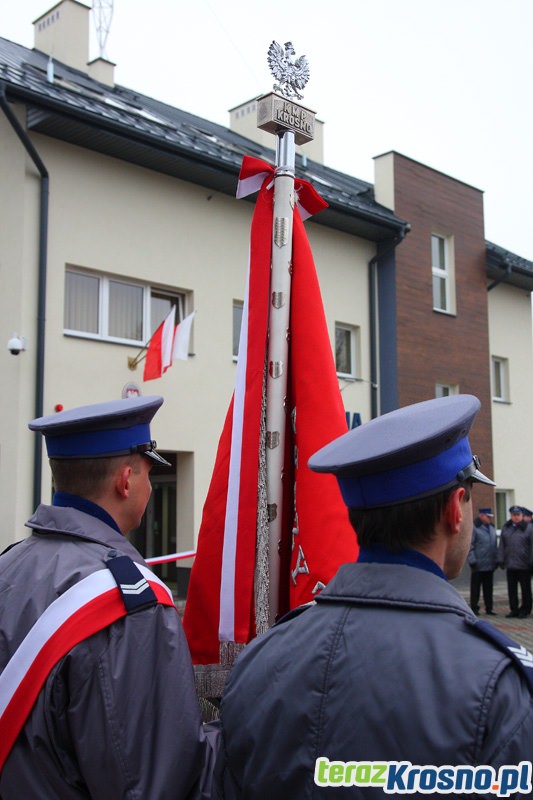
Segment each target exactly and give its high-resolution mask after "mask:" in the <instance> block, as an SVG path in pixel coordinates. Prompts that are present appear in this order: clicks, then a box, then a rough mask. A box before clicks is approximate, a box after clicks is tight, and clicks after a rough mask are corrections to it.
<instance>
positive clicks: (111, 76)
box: [87, 56, 116, 86]
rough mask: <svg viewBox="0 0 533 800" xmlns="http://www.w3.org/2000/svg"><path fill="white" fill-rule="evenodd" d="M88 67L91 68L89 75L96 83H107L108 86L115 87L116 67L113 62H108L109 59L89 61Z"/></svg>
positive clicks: (99, 58)
mask: <svg viewBox="0 0 533 800" xmlns="http://www.w3.org/2000/svg"><path fill="white" fill-rule="evenodd" d="M87 66H88V67H89V75H90V76H91V78H94V80H95V81H99V82H100V83H105V84H106V85H107V86H114V85H115V66H116V65H115V64H114V63H113V62H112V61H108V60H107V58H102V56H99V57H98V58H95V59H93V60H92V61H89V63H88V65H87Z"/></svg>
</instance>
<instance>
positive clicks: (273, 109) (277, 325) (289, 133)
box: [256, 41, 315, 627]
mask: <svg viewBox="0 0 533 800" xmlns="http://www.w3.org/2000/svg"><path fill="white" fill-rule="evenodd" d="M294 56H295V50H294V48H293V46H292V42H286V43H285V45H284V47H282V46H281V45H279V44H278V43H277V42H275V41H274V42H272V44H271V45H270V47H269V50H268V58H267V60H268V64H269V67H270V70H271V72H272V75H273V76H274V77H275V78H276V79H277V80H278V81H279V83H277V84H274V92H273V93H271V94H269V95H265V96H263V97H260V98H259V99H258V102H257V126H258V128H261V129H263V130H266V131H269V132H270V133H274V134H275V136H276V165H275V172H274V210H273V222H272V258H271V283H270V312H269V335H268V352H267V369H266V412H265V414H266V439H265V450H266V452H265V464H266V504H267V521H268V558H267V564H268V579H267V582H268V592H267V597H268V601H267V602H268V609H267V615H264V613H263V612H264V609H261V612H262V613H263V616H267V617H268V625H269V626H270V625H273V624H274V622H275V621H276V618H277V617H278V614H279V610H280V609H279V605H280V577H281V576H280V571H281V546H282V539H283V534H284V532H283V520H284V517H285V516H286V515H284V513H283V469H284V462H285V441H286V428H287V387H288V355H289V328H290V299H291V274H292V231H293V214H294V204H295V193H294V179H295V160H296V145H297V144H305V143H306V142H309V141H312V139H313V137H314V124H315V114H314V112H313V111H310V110H309V109H307V108H304V107H303V106H301V105H298V104H297V103H295V102H294V100H293V98H298V99H302V95H301V94H300V93H299V90H301V89H303V87H304V86H305V85H306V83H307V81H308V79H309V64H308V62H307V59H306V57H305V56H301V57H300V58H298V59H295V58H294ZM256 590H257V586H256ZM257 594H258V593H257V591H256V596H257ZM262 594H264V592H263V593H262ZM256 612H257V609H256ZM257 616H258V615H257V613H256V618H257ZM258 627H259V626H258Z"/></svg>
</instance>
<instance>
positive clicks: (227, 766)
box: [216, 563, 533, 800]
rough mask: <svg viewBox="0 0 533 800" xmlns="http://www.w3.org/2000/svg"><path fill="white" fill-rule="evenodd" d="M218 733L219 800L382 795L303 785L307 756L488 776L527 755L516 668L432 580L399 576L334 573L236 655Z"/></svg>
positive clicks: (528, 736) (390, 568) (354, 569)
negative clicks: (309, 601) (479, 770)
mask: <svg viewBox="0 0 533 800" xmlns="http://www.w3.org/2000/svg"><path fill="white" fill-rule="evenodd" d="M222 727H223V737H222V746H221V752H220V754H219V761H218V763H217V777H216V786H217V794H216V796H217V797H224V798H226V799H227V800H231V799H232V798H247V800H259V798H261V800H282V799H283V800H285V799H287V800H288V798H291V799H292V798H298V800H303V799H304V798H320V797H322V796H323V795H324V794H326V795H328V794H331V796H332V797H335V798H337V797H339V796H342V797H349V798H369V800H371V799H372V798H376V797H386V796H387V797H388V796H390V795H386V794H385V793H384V792H383V791H382V789H380V788H357V787H354V786H350V787H349V788H344V787H342V786H336V787H333V788H323V787H319V786H317V785H315V783H314V770H315V763H316V760H317V758H321V757H327V758H328V759H329V760H330V761H334V760H339V761H344V762H348V761H377V762H383V761H400V760H408V761H410V762H411V763H412V764H418V765H436V766H442V765H463V764H464V765H478V764H479V765H481V764H483V765H492V766H494V767H495V768H497V767H498V766H499V765H506V764H518V763H519V762H520V761H522V760H530V759H531V756H532V754H533V703H532V698H531V695H530V691H529V688H528V685H527V683H526V680H525V678H524V676H523V674H522V672H521V670H520V668H519V666H517V665H515V663H514V662H513V661H512V660H511V658H510V657H509V655H508V654H506V653H505V652H504V650H502V649H500V648H499V647H498V646H496V645H495V644H494V643H493V642H492V641H490V640H488V639H486V638H485V637H484V636H481V635H480V634H479V633H477V632H476V619H475V617H474V616H473V615H472V612H471V610H470V609H469V608H468V606H467V605H466V604H465V602H464V601H463V599H462V598H461V597H460V596H459V595H458V593H457V592H456V591H455V589H454V588H453V587H452V586H451V585H450V584H449V583H448V582H447V581H446V580H445V579H443V578H441V577H438V576H437V575H435V574H431V573H430V572H427V571H424V570H422V569H418V568H415V567H412V566H405V565H403V564H375V563H357V564H348V565H344V566H343V567H341V569H340V570H339V572H338V573H337V575H336V577H335V578H334V579H333V580H332V581H331V582H330V584H329V585H328V586H327V588H326V589H325V590H324V591H323V592H322V594H321V595H320V597H319V602H317V604H316V605H314V606H312V607H311V608H310V609H309V610H306V611H304V612H303V613H301V614H300V615H298V616H296V617H294V618H292V619H289V621H287V622H282V623H281V624H279V625H277V626H275V627H274V628H272V629H271V630H270V631H268V632H267V633H266V634H264V635H262V636H259V637H258V638H257V639H256V640H255V641H254V642H252V643H251V644H250V645H248V647H247V648H246V649H245V650H244V651H243V653H242V654H241V656H240V657H239V659H238V660H237V662H236V665H235V666H234V668H233V670H232V673H231V675H230V679H229V682H228V685H227V687H226V690H225V695H224V698H223V703H222ZM476 796H479V795H476Z"/></svg>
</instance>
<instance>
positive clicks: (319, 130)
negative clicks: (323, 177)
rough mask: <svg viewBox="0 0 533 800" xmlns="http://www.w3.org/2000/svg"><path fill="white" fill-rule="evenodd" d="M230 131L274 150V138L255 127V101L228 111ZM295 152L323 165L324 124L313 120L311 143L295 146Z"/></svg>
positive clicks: (272, 135)
mask: <svg viewBox="0 0 533 800" xmlns="http://www.w3.org/2000/svg"><path fill="white" fill-rule="evenodd" d="M229 119H230V123H229V125H230V129H231V130H232V131H235V133H240V134H241V136H246V138H247V139H252V141H254V142H257V143H258V144H260V145H261V146H262V147H269V148H270V149H272V150H275V148H276V137H275V136H274V134H272V133H269V132H268V131H263V130H261V129H260V128H258V127H257V102H256V100H255V99H254V100H249V101H248V102H247V103H241V105H239V106H235V108H231V109H230V111H229ZM296 152H297V153H299V154H300V155H301V156H304V157H305V156H307V158H311V159H313V161H318V163H319V164H323V163H324V123H323V122H321V121H320V120H318V119H315V137H314V139H313V141H311V142H307V143H306V144H303V145H297V147H296Z"/></svg>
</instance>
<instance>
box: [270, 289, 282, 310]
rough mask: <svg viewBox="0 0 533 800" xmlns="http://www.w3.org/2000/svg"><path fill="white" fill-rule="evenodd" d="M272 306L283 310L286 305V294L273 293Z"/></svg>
mask: <svg viewBox="0 0 533 800" xmlns="http://www.w3.org/2000/svg"><path fill="white" fill-rule="evenodd" d="M272 305H273V306H274V308H282V307H283V306H284V305H285V292H272Z"/></svg>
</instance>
